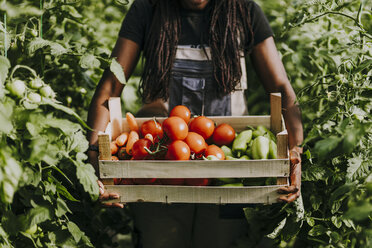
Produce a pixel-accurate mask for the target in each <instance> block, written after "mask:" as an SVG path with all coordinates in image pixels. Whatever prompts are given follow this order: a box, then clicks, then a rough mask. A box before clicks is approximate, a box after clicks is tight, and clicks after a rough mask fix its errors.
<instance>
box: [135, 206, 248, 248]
mask: <svg viewBox="0 0 372 248" xmlns="http://www.w3.org/2000/svg"><path fill="white" fill-rule="evenodd" d="M129 206H130V209H131V211H132V213H133V217H134V227H135V229H136V232H137V234H138V236H139V246H137V247H138V248H199V247H200V248H208V247H211V248H228V247H230V246H231V245H232V244H233V243H234V241H235V240H236V239H237V238H239V237H240V236H242V235H245V234H246V233H247V228H248V224H247V221H246V220H245V218H236V217H235V218H229V217H228V216H221V214H220V206H218V205H211V204H161V203H132V204H129Z"/></svg>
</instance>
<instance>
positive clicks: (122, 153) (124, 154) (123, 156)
mask: <svg viewBox="0 0 372 248" xmlns="http://www.w3.org/2000/svg"><path fill="white" fill-rule="evenodd" d="M118 158H119V159H120V160H127V159H129V158H130V155H129V154H128V153H127V150H126V147H124V146H123V147H120V148H119V151H118Z"/></svg>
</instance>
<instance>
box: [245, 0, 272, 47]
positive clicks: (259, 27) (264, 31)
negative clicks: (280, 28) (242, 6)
mask: <svg viewBox="0 0 372 248" xmlns="http://www.w3.org/2000/svg"><path fill="white" fill-rule="evenodd" d="M251 20H252V30H253V45H254V46H255V45H257V44H258V43H260V42H262V41H264V40H265V39H266V38H268V37H270V36H273V35H274V33H273V30H272V29H271V27H270V24H269V21H268V20H267V18H266V16H265V14H264V13H263V11H262V9H261V7H260V6H259V5H258V4H257V3H255V2H252V8H251Z"/></svg>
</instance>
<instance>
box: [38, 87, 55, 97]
mask: <svg viewBox="0 0 372 248" xmlns="http://www.w3.org/2000/svg"><path fill="white" fill-rule="evenodd" d="M40 94H41V95H42V96H44V97H53V95H54V91H53V90H52V88H51V87H50V86H49V85H45V86H44V87H42V88H41V89H40Z"/></svg>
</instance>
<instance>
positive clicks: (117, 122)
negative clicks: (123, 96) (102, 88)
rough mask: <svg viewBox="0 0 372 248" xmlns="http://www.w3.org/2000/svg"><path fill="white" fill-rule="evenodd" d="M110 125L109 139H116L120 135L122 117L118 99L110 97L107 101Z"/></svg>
mask: <svg viewBox="0 0 372 248" xmlns="http://www.w3.org/2000/svg"><path fill="white" fill-rule="evenodd" d="M108 106H109V111H110V123H111V128H112V129H111V137H112V139H116V137H118V136H119V135H120V134H121V133H122V129H123V127H122V123H123V116H122V112H121V103H120V97H110V99H109V101H108Z"/></svg>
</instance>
